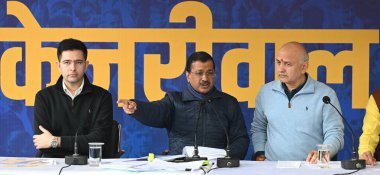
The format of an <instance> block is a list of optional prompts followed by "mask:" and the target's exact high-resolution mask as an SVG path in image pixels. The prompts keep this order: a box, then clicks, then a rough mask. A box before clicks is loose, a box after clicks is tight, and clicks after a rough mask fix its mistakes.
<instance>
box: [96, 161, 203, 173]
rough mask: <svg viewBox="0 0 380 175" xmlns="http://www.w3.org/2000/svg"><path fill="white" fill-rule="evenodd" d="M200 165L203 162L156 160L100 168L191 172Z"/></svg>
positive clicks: (121, 163) (127, 162) (107, 165)
mask: <svg viewBox="0 0 380 175" xmlns="http://www.w3.org/2000/svg"><path fill="white" fill-rule="evenodd" d="M202 164H203V161H194V162H182V163H173V162H167V161H164V160H160V159H158V158H156V159H154V160H153V161H152V162H149V161H124V162H119V163H112V164H102V165H101V168H107V169H117V170H127V171H135V172H146V171H160V170H163V171H193V170H198V169H200V167H201V166H202Z"/></svg>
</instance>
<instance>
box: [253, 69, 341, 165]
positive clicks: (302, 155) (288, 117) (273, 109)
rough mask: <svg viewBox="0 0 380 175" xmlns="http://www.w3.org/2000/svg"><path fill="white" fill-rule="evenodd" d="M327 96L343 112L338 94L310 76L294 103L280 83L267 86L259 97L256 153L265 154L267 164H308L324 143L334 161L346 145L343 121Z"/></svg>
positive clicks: (254, 132) (255, 115) (254, 141)
mask: <svg viewBox="0 0 380 175" xmlns="http://www.w3.org/2000/svg"><path fill="white" fill-rule="evenodd" d="M324 96H329V97H330V99H331V103H332V104H333V105H335V106H336V107H337V108H338V109H339V111H341V110H340V104H339V101H338V98H337V96H336V94H335V92H334V90H333V89H331V88H330V87H328V86H327V85H325V84H323V83H321V82H318V81H315V80H313V79H312V78H311V77H310V76H308V79H307V82H306V84H305V85H304V87H303V88H302V89H301V90H300V91H299V92H298V93H297V94H295V95H294V97H293V98H292V99H291V100H290V102H289V100H288V97H287V96H286V94H285V92H284V89H283V87H282V85H281V82H280V81H279V80H276V81H272V82H270V83H267V84H265V85H264V86H263V87H262V88H261V90H260V92H259V94H258V96H257V97H256V109H255V113H254V118H253V122H252V124H251V133H252V142H253V146H254V150H255V152H257V151H265V156H266V158H267V160H298V161H304V160H306V157H307V155H308V153H309V152H310V151H311V150H313V149H316V145H317V144H322V143H323V144H330V145H331V146H330V157H332V156H334V155H336V153H337V152H338V151H339V150H341V149H342V148H343V144H344V139H343V134H344V128H343V122H342V121H343V120H342V118H341V117H340V116H339V114H338V112H337V111H336V110H335V109H334V108H333V107H332V106H331V105H328V104H325V103H323V101H322V98H323V97H324ZM288 103H290V105H291V108H288Z"/></svg>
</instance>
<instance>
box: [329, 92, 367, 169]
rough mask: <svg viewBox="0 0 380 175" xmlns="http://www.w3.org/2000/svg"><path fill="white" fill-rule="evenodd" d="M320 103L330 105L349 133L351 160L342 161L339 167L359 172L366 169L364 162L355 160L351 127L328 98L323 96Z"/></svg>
mask: <svg viewBox="0 0 380 175" xmlns="http://www.w3.org/2000/svg"><path fill="white" fill-rule="evenodd" d="M322 101H323V102H324V103H325V104H330V105H331V106H332V107H334V109H335V110H336V111H337V112H338V114H339V115H340V116H341V117H342V118H343V121H344V122H345V123H346V125H347V126H348V128H349V130H350V132H351V138H352V159H351V160H342V161H341V164H340V165H341V167H342V168H343V169H346V170H359V169H364V168H365V167H366V163H365V160H360V159H357V151H356V144H355V137H354V131H353V130H352V128H351V126H350V125H349V124H348V122H347V121H346V119H345V118H344V117H343V115H342V113H340V112H339V110H338V109H337V108H336V107H335V106H334V105H333V104H331V103H330V102H331V101H330V97H328V96H324V97H323V99H322Z"/></svg>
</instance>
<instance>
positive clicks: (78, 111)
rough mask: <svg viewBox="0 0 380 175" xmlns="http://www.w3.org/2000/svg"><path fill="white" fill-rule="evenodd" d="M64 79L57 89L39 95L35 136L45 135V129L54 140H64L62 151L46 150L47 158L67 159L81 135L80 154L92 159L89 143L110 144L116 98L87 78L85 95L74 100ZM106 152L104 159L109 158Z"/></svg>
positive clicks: (37, 98)
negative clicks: (66, 89) (66, 91)
mask: <svg viewBox="0 0 380 175" xmlns="http://www.w3.org/2000/svg"><path fill="white" fill-rule="evenodd" d="M62 79H63V78H62V76H61V77H60V78H59V79H58V81H57V83H56V84H55V85H53V86H50V87H47V88H45V89H43V90H41V91H39V92H38V93H37V94H36V99H35V103H34V133H35V134H36V135H37V134H41V133H42V132H41V131H40V130H39V128H38V126H39V125H42V126H43V127H44V128H45V129H47V130H48V131H50V133H51V134H52V135H54V136H59V137H61V147H60V148H56V149H52V148H51V149H43V150H41V151H43V152H44V157H64V156H65V155H71V154H73V151H74V138H75V133H76V131H78V138H77V142H78V152H79V153H80V154H82V155H88V147H89V146H88V143H89V142H103V143H107V141H108V138H109V135H110V133H111V132H110V131H111V126H112V120H113V119H112V116H113V114H112V112H113V111H112V96H111V94H110V93H109V92H108V91H106V90H105V89H103V88H101V87H98V86H95V85H92V84H91V83H90V82H89V81H88V78H87V76H86V75H85V76H84V86H83V89H82V92H81V93H80V94H79V95H78V96H77V97H75V98H74V100H72V99H71V97H70V96H68V95H67V94H66V93H65V92H64V90H63V87H62ZM107 156H108V155H107V153H106V152H105V151H104V150H103V157H107Z"/></svg>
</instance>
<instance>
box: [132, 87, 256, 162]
mask: <svg viewBox="0 0 380 175" xmlns="http://www.w3.org/2000/svg"><path fill="white" fill-rule="evenodd" d="M136 103H137V108H138V109H137V111H136V112H135V113H134V114H133V117H135V118H136V119H137V120H138V121H140V122H141V123H143V124H145V125H148V126H152V127H158V128H166V129H167V131H168V136H169V149H170V154H181V153H182V149H183V147H184V146H192V145H194V132H195V126H196V123H197V117H199V121H198V132H197V140H198V141H197V143H198V145H199V146H206V147H213V148H222V149H224V148H226V145H227V139H226V134H225V131H224V128H225V129H226V130H227V132H228V136H229V140H230V150H231V156H232V157H236V158H240V159H244V157H245V154H246V153H247V149H248V145H249V137H248V134H247V129H246V126H245V122H244V118H243V115H242V112H241V109H240V106H239V103H238V102H237V100H236V98H234V97H232V96H230V95H228V94H226V93H223V92H220V91H218V90H214V92H213V93H212V94H211V95H210V97H209V98H208V99H207V100H200V99H199V98H197V97H195V96H194V95H193V94H192V93H191V92H190V91H189V89H187V88H186V89H185V90H184V91H183V92H169V93H167V94H166V95H165V97H164V98H163V99H161V100H159V101H154V102H140V101H136ZM218 118H219V119H218ZM222 125H223V127H222Z"/></svg>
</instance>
